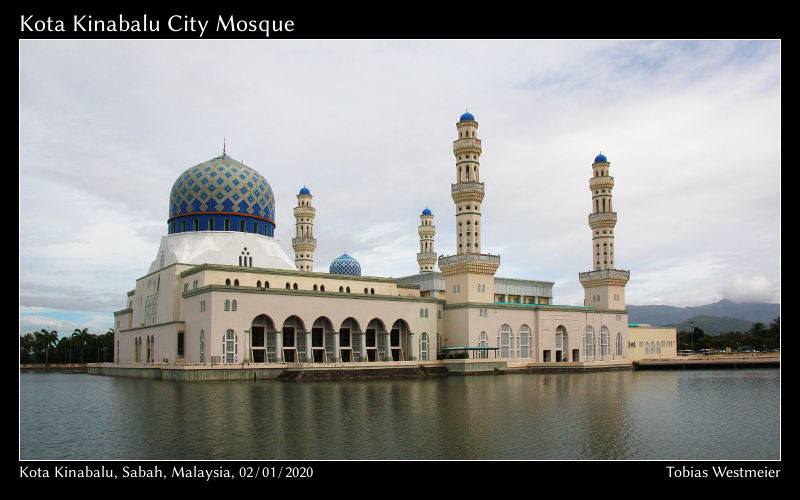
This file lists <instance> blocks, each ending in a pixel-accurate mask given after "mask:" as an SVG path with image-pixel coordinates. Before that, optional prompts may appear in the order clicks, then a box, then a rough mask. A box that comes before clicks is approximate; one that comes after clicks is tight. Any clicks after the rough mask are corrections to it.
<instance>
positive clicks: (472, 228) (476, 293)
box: [439, 112, 500, 303]
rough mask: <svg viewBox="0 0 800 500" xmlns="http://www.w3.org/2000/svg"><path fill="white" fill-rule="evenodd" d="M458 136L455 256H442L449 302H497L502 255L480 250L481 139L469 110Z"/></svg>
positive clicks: (453, 191) (458, 126) (455, 151)
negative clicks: (497, 282) (495, 294)
mask: <svg viewBox="0 0 800 500" xmlns="http://www.w3.org/2000/svg"><path fill="white" fill-rule="evenodd" d="M456 129H457V131H458V139H456V140H455V141H453V154H454V155H455V157H456V182H455V184H451V186H450V191H451V194H452V197H453V202H455V205H456V255H451V256H447V257H445V256H442V257H440V258H439V269H441V271H442V274H444V276H445V286H447V289H446V293H447V301H448V302H482V303H493V302H494V273H495V272H496V271H497V268H498V267H499V266H500V257H499V256H497V255H489V254H482V253H481V233H482V232H483V228H482V226H481V202H482V201H483V183H482V182H480V155H481V151H482V149H481V140H480V139H478V137H477V131H478V122H477V121H475V117H474V116H473V115H472V114H471V113H469V112H466V113H464V114H463V115H461V118H459V120H458V123H456Z"/></svg>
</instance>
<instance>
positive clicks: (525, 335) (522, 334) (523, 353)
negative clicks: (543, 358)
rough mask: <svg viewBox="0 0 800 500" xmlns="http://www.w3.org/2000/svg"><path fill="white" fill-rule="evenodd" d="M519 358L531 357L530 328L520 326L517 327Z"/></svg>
mask: <svg viewBox="0 0 800 500" xmlns="http://www.w3.org/2000/svg"><path fill="white" fill-rule="evenodd" d="M519 357H520V358H530V357H532V355H531V327H529V326H528V325H522V326H520V327H519Z"/></svg>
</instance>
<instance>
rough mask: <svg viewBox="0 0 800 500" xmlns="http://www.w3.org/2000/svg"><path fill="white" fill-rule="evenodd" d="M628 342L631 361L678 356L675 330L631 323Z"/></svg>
mask: <svg viewBox="0 0 800 500" xmlns="http://www.w3.org/2000/svg"><path fill="white" fill-rule="evenodd" d="M628 342H629V351H628V352H629V353H630V359H631V361H639V360H640V359H669V358H675V357H677V356H678V342H677V339H676V337H675V328H665V327H654V326H650V325H643V324H635V323H631V324H629V325H628Z"/></svg>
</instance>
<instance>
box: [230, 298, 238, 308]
mask: <svg viewBox="0 0 800 500" xmlns="http://www.w3.org/2000/svg"><path fill="white" fill-rule="evenodd" d="M236 310H237V303H236V299H233V300H232V301H231V311H236Z"/></svg>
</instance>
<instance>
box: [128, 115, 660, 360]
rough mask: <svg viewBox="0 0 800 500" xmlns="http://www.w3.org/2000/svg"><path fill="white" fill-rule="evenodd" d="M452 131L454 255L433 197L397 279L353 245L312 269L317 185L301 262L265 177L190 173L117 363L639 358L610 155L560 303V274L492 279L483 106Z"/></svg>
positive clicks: (219, 166)
mask: <svg viewBox="0 0 800 500" xmlns="http://www.w3.org/2000/svg"><path fill="white" fill-rule="evenodd" d="M456 132H457V134H458V137H457V138H456V140H455V141H454V143H453V154H454V156H455V172H454V174H455V183H453V184H451V189H450V191H451V197H452V200H453V203H454V204H455V213H456V217H455V221H454V222H455V224H456V241H455V253H453V254H452V255H446V256H445V255H442V256H439V257H438V258H437V254H436V252H435V249H434V237H435V233H436V228H435V226H434V223H433V221H434V214H433V212H432V211H431V210H430V209H428V208H425V209H424V210H423V211H422V213H421V215H420V221H421V222H420V225H419V227H418V234H419V238H420V246H419V252H418V253H417V262H418V264H419V273H418V274H415V275H411V276H406V277H402V278H386V277H380V276H370V275H362V268H361V263H360V262H359V261H358V260H357V259H356V258H354V257H352V256H350V255H347V254H346V253H345V254H343V255H341V256H340V257H338V258H337V259H335V260H334V261H333V262H331V264H330V266H329V268H328V272H320V271H315V270H314V251H315V249H316V247H317V240H316V238H315V237H314V233H313V228H314V217H315V214H316V212H315V208H314V207H313V206H312V199H313V197H312V195H311V190H310V189H309V188H307V187H303V188H302V189H301V190H300V191H299V193H298V194H297V207H295V209H294V217H295V225H296V232H295V238H293V239H292V248H293V250H294V254H295V255H294V259H291V258H290V257H289V256H288V255H287V254H286V253H285V252H284V249H283V248H282V247H281V245H280V244H279V242H278V241H276V240H275V238H274V228H275V224H276V220H277V214H275V198H274V194H273V192H272V189H271V187H270V185H269V183H268V182H267V180H266V179H265V178H264V177H263V176H261V175H260V174H259V173H258V172H257V171H256V170H254V169H253V168H251V167H249V166H247V165H245V164H243V163H241V162H239V161H236V160H234V159H233V158H231V157H230V156H228V155H227V152H225V151H223V154H222V155H221V156H218V157H216V158H212V159H211V160H208V161H205V162H203V163H200V164H198V165H195V166H193V167H190V168H189V169H187V170H186V171H185V172H183V173H182V174H181V175H180V176H178V179H177V180H176V181H175V184H174V186H173V187H172V191H171V192H170V202H169V214H168V219H167V234H166V235H165V236H163V237H162V239H161V243H160V246H159V249H158V251H157V253H156V256H155V259H154V260H153V262H152V264H151V266H150V269H149V270H148V272H147V274H145V275H144V276H142V277H141V278H139V279H138V280H137V281H136V286H135V288H134V289H133V290H131V291H129V292H128V293H127V297H126V302H125V304H126V307H125V308H124V309H122V310H119V311H116V312H115V313H114V315H115V327H116V328H115V330H116V333H115V348H116V349H115V363H117V364H120V365H131V364H132V365H135V366H139V365H148V364H171V365H181V364H183V365H189V364H192V365H212V364H213V365H226V364H227V365H231V364H248V365H252V366H260V365H264V366H266V365H269V364H276V363H277V364H294V363H370V362H408V361H415V362H418V363H424V362H434V361H435V360H436V359H437V357H438V356H439V355H441V354H442V353H445V352H452V351H453V350H454V349H455V348H460V349H463V348H468V349H466V350H465V351H464V352H467V353H468V354H469V355H470V356H471V357H478V358H492V359H495V358H498V359H502V360H506V361H507V362H508V363H519V364H525V363H559V362H573V363H585V364H591V363H597V362H608V361H625V362H628V363H629V362H630V360H631V344H630V342H631V341H630V339H629V335H630V334H629V328H628V313H627V311H626V310H625V286H626V284H627V281H628V279H629V277H630V273H629V272H628V271H625V270H620V269H617V268H616V267H615V260H614V235H613V230H614V227H615V224H616V221H617V214H616V212H614V211H613V210H612V189H613V186H614V179H613V177H611V175H610V167H611V164H610V162H609V161H608V159H607V158H606V157H605V156H604V155H602V154H600V155H598V156H597V157H596V158H595V159H594V162H593V163H592V165H591V175H590V180H589V188H590V191H591V203H592V210H591V213H590V214H589V220H588V222H589V227H590V229H591V233H592V237H591V239H588V238H587V241H591V248H592V270H591V271H588V272H582V273H579V276H578V279H579V280H580V282H581V284H582V285H583V287H584V290H585V299H584V303H583V305H582V306H566V305H558V304H556V303H555V301H554V298H553V283H552V282H547V281H537V280H528V279H517V278H503V277H498V276H496V275H495V274H496V272H497V270H498V269H499V267H500V256H499V255H494V254H491V253H485V252H483V250H482V249H483V248H484V247H488V248H491V245H492V242H491V241H486V242H484V241H483V234H484V230H483V229H484V228H483V225H482V221H481V204H482V203H483V200H484V194H485V190H484V188H485V184H484V182H483V181H482V178H481V172H480V156H481V153H482V145H481V140H480V139H479V138H478V133H477V132H478V122H477V121H476V119H475V117H474V116H473V115H472V114H471V113H468V112H467V113H464V114H463V115H461V117H460V118H459V120H458V122H457V123H456ZM315 191H316V192H317V194H320V191H322V190H321V189H319V190H317V189H315ZM409 230H411V228H409ZM320 244H322V245H325V242H324V241H320ZM587 246H588V245H587ZM409 258H412V256H409ZM365 264H366V265H365V269H368V268H369V263H365ZM437 264H438V267H439V271H437V270H436V269H435V267H436V265H437ZM673 332H674V330H673ZM445 349H449V351H445Z"/></svg>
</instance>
